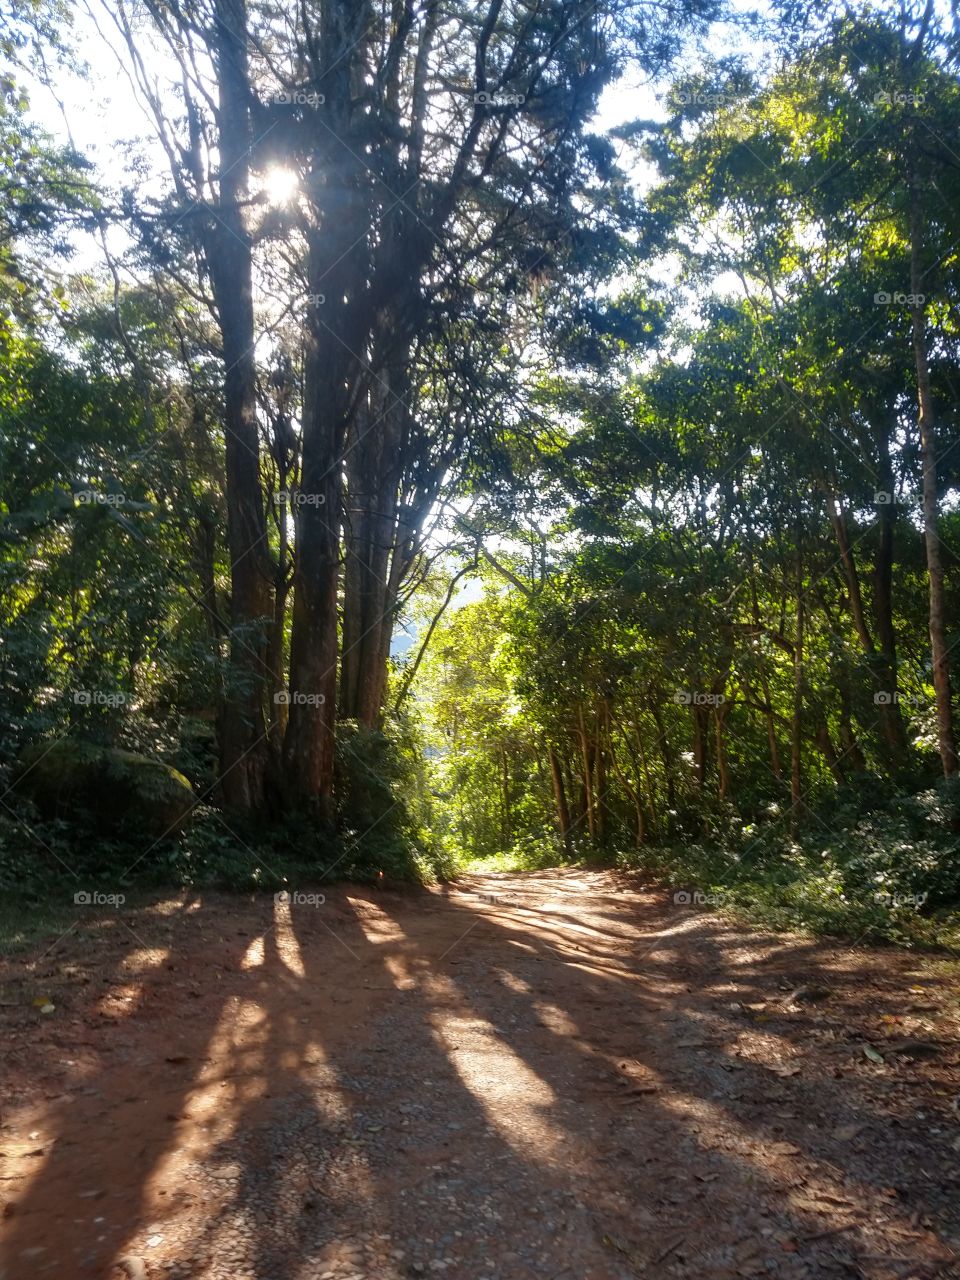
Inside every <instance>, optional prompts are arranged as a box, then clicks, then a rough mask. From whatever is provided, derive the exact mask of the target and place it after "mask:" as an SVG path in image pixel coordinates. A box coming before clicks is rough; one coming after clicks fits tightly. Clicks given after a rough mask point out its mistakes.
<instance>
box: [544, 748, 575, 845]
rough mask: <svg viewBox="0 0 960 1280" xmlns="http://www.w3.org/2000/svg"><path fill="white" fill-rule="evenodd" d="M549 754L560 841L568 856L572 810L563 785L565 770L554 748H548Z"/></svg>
mask: <svg viewBox="0 0 960 1280" xmlns="http://www.w3.org/2000/svg"><path fill="white" fill-rule="evenodd" d="M547 754H548V757H549V760H550V779H551V781H552V783H553V798H554V802H555V803H556V806H557V826H558V827H559V829H560V839H561V840H562V841H563V848H564V851H565V852H566V854H567V855H568V856H569V854H570V808H569V806H568V804H567V792H566V788H565V787H564V785H563V770H562V769H561V768H560V761H559V760H558V759H557V753H556V751H554V749H553V747H548V748H547Z"/></svg>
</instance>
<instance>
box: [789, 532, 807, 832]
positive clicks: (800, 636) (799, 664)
mask: <svg viewBox="0 0 960 1280" xmlns="http://www.w3.org/2000/svg"><path fill="white" fill-rule="evenodd" d="M798 537H799V534H798ZM803 642H804V599H803V560H802V558H801V552H800V549H799V541H798V547H797V640H796V645H795V648H794V657H793V725H792V731H791V743H790V826H791V830H794V831H795V830H796V826H797V821H798V819H799V817H800V804H801V800H802V787H803V774H802V769H803V762H802V752H803V683H804V681H803Z"/></svg>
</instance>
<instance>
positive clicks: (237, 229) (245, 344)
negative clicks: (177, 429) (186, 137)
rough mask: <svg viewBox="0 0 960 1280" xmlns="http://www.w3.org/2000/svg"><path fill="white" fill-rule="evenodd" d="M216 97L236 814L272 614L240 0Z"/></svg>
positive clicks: (228, 746) (259, 727)
mask: <svg viewBox="0 0 960 1280" xmlns="http://www.w3.org/2000/svg"><path fill="white" fill-rule="evenodd" d="M215 12H216V17H215V20H216V24H217V27H216V29H217V45H216V52H215V62H216V74H217V82H218V88H219V94H220V111H219V117H218V118H219V130H220V135H219V147H220V206H221V207H220V210H219V212H218V216H217V220H216V221H215V222H214V223H213V225H212V226H211V228H210V229H209V231H208V232H207V243H206V250H207V258H208V261H209V264H210V275H211V282H212V285H213V292H214V298H215V300H216V305H217V313H218V317H219V324H220V330H221V333H222V336H223V360H224V364H225V367H226V373H225V379H224V435H225V444H226V498H227V532H228V542H229V547H230V565H231V591H230V667H229V672H228V678H227V687H226V690H225V700H224V706H223V711H222V716H221V726H220V794H221V798H222V800H223V802H224V804H226V805H227V806H229V807H230V808H234V809H239V810H243V811H253V810H258V809H261V808H262V807H263V805H264V802H265V780H266V775H267V765H268V760H269V756H268V744H267V736H266V727H265V723H264V714H263V709H264V694H265V689H266V686H267V681H268V678H269V667H268V664H267V660H266V658H267V652H266V650H267V631H268V628H269V625H270V617H271V614H272V600H271V596H272V591H271V586H272V583H271V568H270V559H269V552H268V545H267V525H266V517H265V515H264V510H263V498H262V492H261V485H260V452H259V450H260V444H259V437H258V430H257V394H256V366H255V363H254V321H253V286H252V256H251V250H250V240H249V236H248V233H247V229H246V226H245V222H244V216H243V207H242V206H243V202H244V200H245V199H246V193H247V179H248V171H249V150H250V144H251V137H250V118H249V93H250V85H249V77H248V69H247V49H246V22H247V18H246V7H245V4H244V0H216V6H215Z"/></svg>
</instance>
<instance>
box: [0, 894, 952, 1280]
mask: <svg viewBox="0 0 960 1280" xmlns="http://www.w3.org/2000/svg"><path fill="white" fill-rule="evenodd" d="M308 903H309V900H308ZM188 908H192V909H188ZM171 921H174V922H175V923H174V924H171ZM130 924H131V926H132V928H133V929H134V930H135V932H136V934H137V936H138V939H139V940H136V939H135V938H134V937H133V935H132V934H130V933H127V932H126V931H118V930H116V929H111V930H110V931H109V932H107V933H105V935H104V936H105V938H107V939H108V941H106V942H104V943H103V945H102V947H100V949H99V950H98V949H97V947H96V946H94V945H93V944H92V943H91V942H89V941H83V940H75V939H67V940H65V941H64V942H63V943H62V944H60V950H59V951H57V950H56V949H54V952H53V953H52V954H51V955H50V956H47V957H45V958H44V959H40V958H39V957H38V960H37V962H36V967H37V969H38V973H37V975H36V981H38V982H39V981H41V980H42V981H43V982H44V983H46V984H50V983H52V982H53V981H54V980H56V981H59V982H60V984H61V989H59V990H57V991H56V998H55V1004H56V1006H57V1010H58V1012H60V1017H61V1021H60V1022H59V1023H58V1024H57V1023H53V1022H50V1021H44V1022H42V1023H40V1024H38V1025H34V1023H36V1017H34V1021H33V1023H29V1022H27V1021H22V1025H23V1027H24V1028H26V1027H28V1026H29V1027H31V1028H32V1031H31V1034H30V1035H26V1034H24V1035H20V1034H19V1033H16V1034H15V1035H14V1040H13V1045H14V1052H13V1053H12V1055H11V1065H12V1067H13V1073H12V1076H11V1080H10V1085H9V1088H10V1096H9V1098H8V1105H7V1109H6V1111H5V1119H4V1128H3V1148H4V1150H5V1152H6V1154H7V1155H8V1157H10V1158H9V1159H8V1162H7V1163H8V1167H9V1170H10V1171H11V1172H10V1173H8V1175H7V1181H6V1182H5V1183H4V1184H3V1186H4V1188H6V1190H5V1191H4V1195H5V1196H6V1197H7V1202H8V1203H10V1204H11V1205H12V1209H10V1210H9V1211H8V1216H7V1219H6V1222H5V1232H4V1252H3V1259H4V1261H3V1264H2V1272H0V1274H2V1276H3V1280H28V1278H29V1277H32V1276H37V1277H45V1276H50V1277H54V1276H56V1277H58V1278H59V1276H61V1275H64V1274H68V1275H70V1276H71V1278H72V1277H74V1276H76V1277H79V1278H80V1280H83V1278H84V1277H91V1278H97V1280H99V1278H100V1277H103V1278H104V1280H114V1278H115V1277H116V1278H117V1280H119V1277H121V1276H122V1275H124V1274H130V1273H131V1272H130V1267H131V1266H133V1265H134V1264H136V1265H137V1266H139V1265H142V1267H143V1270H142V1271H140V1272H137V1274H141V1275H146V1276H147V1277H148V1280H159V1278H160V1277H167V1278H169V1280H320V1278H321V1277H323V1278H324V1280H334V1278H336V1280H341V1278H342V1280H346V1277H352V1278H355V1280H407V1278H409V1277H415V1276H420V1275H434V1274H436V1275H443V1276H446V1277H448V1280H480V1277H489V1280H493V1278H494V1277H501V1278H504V1280H505V1278H506V1277H509V1278H510V1280H515V1278H516V1280H536V1278H539V1277H542V1276H552V1277H557V1278H558V1280H559V1278H563V1280H581V1278H582V1280H587V1278H589V1280H635V1278H636V1277H637V1276H645V1275H654V1276H660V1275H664V1276H667V1275H669V1276H676V1277H690V1280H693V1278H694V1277H696V1278H697V1280H701V1278H702V1277H710V1278H712V1277H730V1278H731V1280H732V1278H733V1277H737V1276H751V1275H760V1274H764V1273H766V1274H770V1273H771V1272H772V1273H774V1274H776V1275H777V1276H778V1277H781V1276H783V1277H786V1278H787V1280H805V1278H807V1277H809V1278H810V1280H819V1278H820V1277H834V1276H835V1277H837V1280H841V1278H842V1277H847V1276H849V1275H850V1274H857V1275H860V1276H863V1277H867V1278H869V1280H893V1278H894V1277H901V1278H905V1277H906V1276H907V1275H911V1276H914V1277H917V1280H933V1277H934V1276H940V1275H943V1276H947V1275H949V1274H950V1271H949V1269H948V1268H949V1267H952V1266H953V1258H954V1256H955V1252H956V1246H957V1241H958V1239H960V1235H958V1223H957V1208H956V1203H955V1197H954V1196H953V1195H952V1193H951V1191H950V1190H949V1188H950V1187H951V1186H952V1179H954V1178H955V1177H956V1161H955V1154H954V1149H953V1147H952V1145H951V1144H952V1141H953V1138H954V1137H955V1136H956V1133H955V1123H956V1122H955V1120H951V1117H950V1099H951V1097H952V1095H950V1094H949V1093H948V1085H949V1083H950V1081H951V1080H952V1079H953V1078H954V1077H953V1076H952V1075H951V1072H952V1070H953V1067H951V1063H953V1064H954V1066H955V1054H956V1049H955V1040H954V1041H953V1045H954V1047H953V1049H952V1050H949V1051H945V1052H944V1053H943V1054H941V1055H940V1056H939V1058H938V1059H934V1060H931V1061H930V1062H928V1063H925V1064H923V1066H922V1067H921V1066H920V1065H918V1064H913V1065H911V1066H910V1067H909V1068H907V1067H906V1066H903V1067H901V1066H897V1065H896V1063H895V1060H894V1059H893V1058H892V1057H888V1058H887V1059H886V1060H883V1059H882V1061H884V1062H885V1065H884V1066H882V1067H881V1066H877V1065H876V1064H874V1063H873V1062H871V1060H870V1059H869V1057H868V1056H865V1055H864V1053H863V1048H862V1046H863V1044H864V1043H865V1042H866V1040H867V1039H868V1038H872V1039H873V1040H874V1041H876V1038H877V1034H878V1031H877V1028H878V1027H882V1026H884V1025H886V1024H885V1023H884V1022H883V1019H884V1018H887V1017H890V1016H892V1014H891V1010H902V1009H903V1006H904V994H903V993H904V991H905V990H906V989H907V988H908V987H909V986H910V984H911V983H914V982H916V981H918V980H920V979H918V978H917V976H916V968H915V966H916V964H917V962H916V960H914V959H912V958H910V957H908V956H906V955H903V954H898V953H892V952H891V953H887V954H886V955H885V957H884V965H883V968H882V972H878V970H877V966H876V962H875V960H874V959H873V958H872V957H871V956H870V955H869V954H866V953H862V952H856V951H852V950H838V949H836V948H833V947H830V946H828V945H827V944H813V943H811V942H808V941H805V940H802V939H796V938H794V939H785V938H773V937H767V936H765V935H761V934H748V933H744V932H742V931H740V930H738V929H736V928H734V927H732V926H731V925H729V924H728V923H725V922H723V921H721V920H719V919H717V918H715V917H711V916H709V915H706V914H703V913H700V912H695V911H678V910H676V909H675V908H674V907H673V906H672V904H670V903H666V902H665V900H664V895H662V894H658V893H654V892H651V891H649V890H645V889H644V888H643V886H642V885H640V884H639V883H638V882H637V881H636V880H633V879H629V878H626V877H618V876H616V875H614V874H612V873H604V872H588V871H584V870H568V871H554V872H545V873H536V874H530V875H525V876H519V875H517V876H493V875H491V876H484V877H474V878H468V879H465V880H464V881H462V882H460V883H459V884H457V885H456V886H449V887H439V888H436V889H434V890H432V891H429V892H417V893H414V892H411V893H408V894H405V893H394V892H389V891H381V892H378V891H371V892H370V893H364V892H361V891H357V890H353V889H351V890H343V889H336V888H334V889H329V888H328V890H327V895H326V899H325V900H324V901H323V904H322V905H320V900H319V898H315V899H314V900H313V903H312V905H299V904H298V903H297V902H279V903H275V902H274V901H273V899H272V897H261V898H249V897H248V898H244V899H241V898H231V897H229V896H226V895H205V897H204V901H203V903H202V905H201V906H200V907H197V906H196V904H195V903H189V904H188V903H184V904H183V910H181V911H180V912H179V913H178V914H176V915H175V916H170V915H169V914H167V915H157V916H155V917H153V916H151V914H150V911H149V909H143V910H141V911H140V912H139V913H138V916H137V918H136V919H135V920H131V921H130ZM121 935H125V937H126V938H127V940H128V941H127V942H126V943H124V942H122V941H121ZM159 957H164V958H163V959H158V958H159ZM28 971H29V965H28ZM61 971H62V972H61ZM81 972H82V973H83V974H84V976H85V977H86V978H87V979H88V981H87V982H86V983H85V984H84V985H79V986H77V985H71V983H73V982H74V980H75V977H76V975H77V974H78V973H81ZM826 974H829V987H830V989H831V992H832V994H831V996H830V998H829V999H825V1000H824V1001H823V1003H822V1004H821V1005H815V1006H801V1005H797V1004H795V1003H791V995H790V993H791V991H795V990H796V988H797V987H799V986H800V984H801V982H809V981H810V980H811V978H812V977H817V978H818V979H819V980H821V981H822V980H823V978H824V975H826ZM41 975H42V978H41ZM58 975H59V976H58ZM28 977H29V972H28ZM9 981H10V979H9V977H8V978H7V982H8V984H9ZM24 981H26V980H24ZM131 983H133V984H136V986H137V988H138V990H139V994H138V996H137V997H136V1000H135V1001H134V1002H133V1003H131V1004H130V1005H129V1007H128V1005H127V1004H124V1005H123V1006H122V1012H120V1011H119V1010H118V1012H117V1014H116V1015H113V1014H112V1013H105V1012H104V1008H105V1006H104V1004H103V1001H102V999H101V997H100V994H99V993H100V990H101V989H102V988H103V987H105V986H106V987H112V986H113V985H114V984H116V985H117V988H118V990H121V991H124V992H126V991H127V987H128V984H131ZM27 985H28V984H27ZM26 989H27V987H26V986H25V990H26ZM107 1007H108V1008H112V1007H113V1006H112V1005H111V1006H107ZM944 1009H945V1012H949V1006H948V1004H947V1003H946V1002H944ZM5 1012H6V1011H5ZM29 1016H30V1015H25V1017H27V1018H29ZM14 1024H15V1025H14V1030H15V1031H16V1027H18V1026H20V1025H21V1023H18V1022H16V1018H15V1017H14ZM947 1025H948V1024H947V1022H946V1021H944V1022H942V1023H941V1024H939V1026H938V1031H937V1035H938V1037H939V1039H940V1040H941V1041H943V1042H944V1043H946V1030H947ZM950 1025H952V1026H953V1028H954V1035H955V1023H953V1024H950ZM931 1034H932V1033H931ZM55 1041H56V1043H57V1044H58V1045H59V1046H60V1054H61V1055H62V1056H63V1057H64V1059H65V1060H66V1062H67V1063H69V1064H70V1065H63V1066H57V1067H55V1068H53V1067H51V1066H50V1065H49V1063H50V1062H51V1061H56V1049H55V1047H54V1042H55ZM951 1054H952V1055H953V1056H952V1057H951ZM878 1056H880V1055H878ZM921 1096H922V1100H923V1101H922V1106H923V1111H924V1115H925V1120H924V1122H923V1127H922V1130H919V1131H918V1130H917V1127H916V1126H917V1125H918V1123H919V1122H918V1121H917V1120H916V1118H915V1113H916V1110H917V1104H918V1102H919V1099H920V1098H921ZM911 1124H912V1125H913V1126H914V1128H913V1129H912V1130H911V1127H910V1126H911ZM951 1124H952V1125H953V1126H954V1128H950V1127H949V1126H950V1125H951ZM30 1135H34V1136H32V1137H31V1136H30ZM31 1151H35V1152H36V1154H35V1155H32V1156H31V1155H30V1154H29V1153H30V1152H31ZM121 1260H124V1262H123V1267H122V1268H121V1269H120V1270H115V1264H117V1263H119V1262H120V1261H121Z"/></svg>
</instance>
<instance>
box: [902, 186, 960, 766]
mask: <svg viewBox="0 0 960 1280" xmlns="http://www.w3.org/2000/svg"><path fill="white" fill-rule="evenodd" d="M922 236H923V215H922V212H921V208H920V191H919V188H918V185H917V182H916V180H915V178H913V179H912V180H911V184H910V292H911V293H912V294H913V297H914V303H913V309H912V314H913V355H914V361H915V363H916V369H917V399H918V402H919V409H920V414H919V431H920V457H921V462H922V467H923V536H924V542H925V544H926V551H927V578H928V581H929V587H930V593H929V598H930V604H929V623H930V654H931V658H932V661H933V687H934V692H935V694H936V700H937V745H938V747H939V749H940V764H941V767H942V769H943V776H944V777H945V778H952V777H953V776H954V775H955V774H956V772H957V747H956V741H955V738H954V732H953V704H952V700H951V691H950V661H949V648H948V645H947V628H946V618H945V609H944V591H943V561H942V558H941V555H940V538H939V534H938V524H939V519H940V504H939V497H938V493H937V454H936V447H937V441H936V428H935V424H934V414H933V393H932V391H931V387H930V367H929V362H928V359H927V339H926V321H925V314H924V308H923V304H922V303H920V302H918V301H916V299H917V298H918V297H919V296H922V292H921V291H922V290H923V289H924V288H926V287H927V286H926V282H925V280H924V276H923V272H922V270H921V265H920V248H921V240H922Z"/></svg>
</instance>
